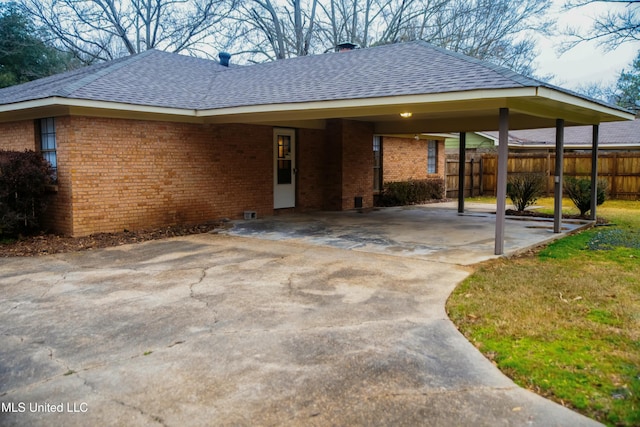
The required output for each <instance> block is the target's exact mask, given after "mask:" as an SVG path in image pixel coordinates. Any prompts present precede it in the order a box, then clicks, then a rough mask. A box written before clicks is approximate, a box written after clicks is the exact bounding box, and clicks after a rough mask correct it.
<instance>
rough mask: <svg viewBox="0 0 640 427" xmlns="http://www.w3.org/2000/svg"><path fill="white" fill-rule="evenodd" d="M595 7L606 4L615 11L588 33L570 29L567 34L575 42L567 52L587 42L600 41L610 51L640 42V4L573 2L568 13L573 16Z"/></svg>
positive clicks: (618, 0)
mask: <svg viewBox="0 0 640 427" xmlns="http://www.w3.org/2000/svg"><path fill="white" fill-rule="evenodd" d="M592 4H606V5H609V6H610V7H612V8H613V9H610V10H608V11H607V12H604V13H603V14H601V15H599V16H596V17H595V18H594V21H593V25H592V27H591V28H590V29H589V31H587V32H585V31H583V30H581V29H579V28H567V29H566V31H565V32H566V34H567V35H569V36H570V37H571V40H569V41H568V42H566V43H564V44H563V47H562V48H563V50H564V51H567V50H569V49H571V48H572V47H574V46H576V45H577V44H579V43H582V42H585V41H592V40H597V41H599V42H600V43H601V44H602V45H603V46H605V47H606V48H609V49H614V48H616V47H617V46H618V45H620V44H621V43H625V42H629V41H638V40H640V0H624V1H623V0H569V1H567V3H566V4H565V6H564V10H565V11H566V12H567V13H570V11H572V10H574V9H576V8H581V7H585V6H587V5H592Z"/></svg>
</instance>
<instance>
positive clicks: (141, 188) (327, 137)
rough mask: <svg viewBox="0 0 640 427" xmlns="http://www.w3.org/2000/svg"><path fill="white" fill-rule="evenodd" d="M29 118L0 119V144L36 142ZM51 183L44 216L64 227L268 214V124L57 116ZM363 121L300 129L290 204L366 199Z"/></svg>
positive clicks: (75, 231) (335, 204)
mask: <svg viewBox="0 0 640 427" xmlns="http://www.w3.org/2000/svg"><path fill="white" fill-rule="evenodd" d="M35 139H36V138H35V126H34V121H32V120H28V121H21V122H15V123H4V124H0V147H1V148H9V149H24V148H30V149H33V148H35ZM56 140H57V141H56V142H57V152H58V153H57V154H58V185H57V192H56V193H54V194H52V195H51V197H50V207H49V210H48V213H47V225H48V226H50V227H51V228H52V229H53V230H55V231H57V232H61V233H64V234H69V235H75V236H80V235H86V234H90V233H95V232H112V231H120V230H123V229H139V228H147V227H157V226H163V225H170V224H176V223H196V222H201V221H207V220H215V219H219V218H223V217H230V218H240V217H242V213H243V211H245V210H253V211H257V213H258V216H259V217H261V216H264V215H271V214H273V212H274V211H273V129H272V128H271V127H268V126H247V125H198V124H184V123H167V122H155V121H143V120H124V119H109V118H90V117H79V116H67V117H57V118H56ZM372 140H373V131H372V127H371V125H370V124H367V123H363V122H357V121H346V120H329V121H328V126H327V129H326V130H313V129H299V130H298V133H297V144H298V151H297V153H298V159H297V161H298V162H297V167H298V175H297V180H298V187H297V188H298V190H297V210H299V211H305V210H316V209H322V208H325V209H327V208H328V209H333V210H341V209H352V208H353V207H354V198H355V197H356V196H360V197H363V206H364V207H369V206H372V205H373V192H372V180H373V171H372V169H373V159H372Z"/></svg>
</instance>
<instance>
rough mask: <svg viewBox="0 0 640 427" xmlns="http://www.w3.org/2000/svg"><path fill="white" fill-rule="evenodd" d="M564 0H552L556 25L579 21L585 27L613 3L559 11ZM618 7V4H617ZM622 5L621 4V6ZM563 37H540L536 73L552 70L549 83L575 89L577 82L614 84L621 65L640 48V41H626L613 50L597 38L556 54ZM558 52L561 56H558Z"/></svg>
mask: <svg viewBox="0 0 640 427" xmlns="http://www.w3.org/2000/svg"><path fill="white" fill-rule="evenodd" d="M564 2H565V0H554V3H555V5H554V8H553V11H552V13H556V14H557V16H558V28H560V29H561V28H564V27H566V26H567V25H571V26H576V25H579V26H580V27H582V28H585V29H588V28H590V26H591V23H592V22H593V20H592V17H593V16H595V15H597V14H598V13H599V12H602V11H606V10H607V8H611V7H616V6H612V5H610V4H609V5H603V4H595V5H589V6H585V7H582V8H579V9H574V10H572V11H569V12H560V9H561V6H562V5H563V4H564ZM618 7H620V6H618ZM622 7H624V6H622ZM561 41H562V37H555V38H552V39H550V38H545V37H541V38H540V39H539V42H538V48H539V49H540V56H538V59H537V64H538V70H539V72H538V75H541V76H544V75H548V74H554V75H555V76H556V77H555V78H554V79H553V80H551V83H553V84H556V85H559V86H562V87H565V88H567V89H576V88H577V87H578V86H580V85H586V84H589V83H594V82H604V83H607V84H615V82H616V81H617V80H618V75H619V74H620V71H621V70H622V69H629V67H630V64H631V62H632V61H633V59H634V58H635V57H636V55H637V53H638V50H640V43H638V42H633V43H632V42H628V43H625V44H623V45H621V46H619V47H618V48H616V49H615V50H613V51H610V52H607V51H606V49H604V48H602V47H600V46H598V44H597V43H596V42H590V43H583V44H580V45H578V46H577V47H575V48H573V49H571V50H570V51H568V52H565V53H563V54H561V55H560V54H559V44H560V42H561ZM559 55H560V56H559Z"/></svg>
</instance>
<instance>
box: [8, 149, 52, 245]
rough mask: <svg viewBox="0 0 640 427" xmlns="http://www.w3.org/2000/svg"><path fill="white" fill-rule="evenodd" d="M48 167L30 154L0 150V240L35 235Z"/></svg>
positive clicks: (43, 204)
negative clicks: (22, 235) (0, 238)
mask: <svg viewBox="0 0 640 427" xmlns="http://www.w3.org/2000/svg"><path fill="white" fill-rule="evenodd" d="M52 176H53V171H52V169H51V165H49V163H48V162H47V161H46V160H45V159H43V158H42V156H41V155H40V154H39V153H36V152H34V151H23V152H20V151H4V150H0V236H2V237H11V236H18V235H20V234H29V233H33V232H36V231H39V226H40V218H41V215H42V213H43V212H44V210H45V207H46V203H45V191H46V186H47V184H50V183H51V179H52Z"/></svg>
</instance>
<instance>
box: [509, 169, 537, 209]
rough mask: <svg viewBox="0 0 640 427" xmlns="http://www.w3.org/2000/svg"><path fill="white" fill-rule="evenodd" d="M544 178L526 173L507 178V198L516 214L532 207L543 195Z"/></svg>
mask: <svg viewBox="0 0 640 427" xmlns="http://www.w3.org/2000/svg"><path fill="white" fill-rule="evenodd" d="M545 180H546V177H545V176H544V175H543V174H539V173H527V174H522V175H516V176H512V177H509V180H508V182H507V196H508V197H509V199H511V202H512V203H513V205H514V206H515V207H516V210H517V211H518V212H522V211H524V210H525V209H526V208H527V207H528V206H531V205H533V204H534V203H535V202H536V201H537V200H538V197H540V196H542V195H543V194H544V190H545Z"/></svg>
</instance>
